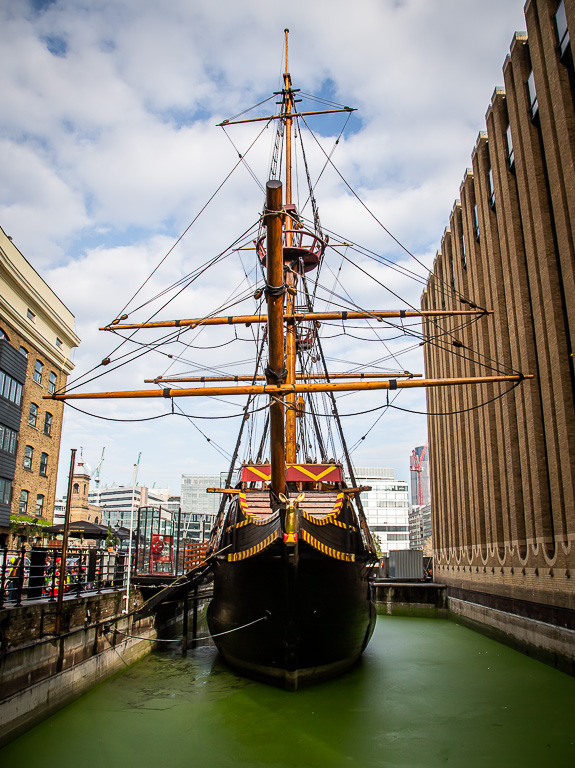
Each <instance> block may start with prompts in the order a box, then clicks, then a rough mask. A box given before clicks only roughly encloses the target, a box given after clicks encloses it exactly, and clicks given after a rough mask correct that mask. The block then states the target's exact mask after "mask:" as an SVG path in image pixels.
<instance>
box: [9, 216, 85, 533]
mask: <svg viewBox="0 0 575 768" xmlns="http://www.w3.org/2000/svg"><path fill="white" fill-rule="evenodd" d="M79 343H80V339H79V337H78V336H77V335H76V333H75V331H74V316H73V315H72V313H71V312H70V311H69V310H68V309H67V308H66V307H65V306H64V304H62V302H61V301H60V299H59V298H58V297H57V296H56V294H55V293H54V292H53V291H52V289H51V288H50V287H49V286H48V285H47V284H46V283H45V282H44V280H43V279H42V278H41V277H40V275H39V274H38V273H37V272H36V271H35V270H34V268H33V267H32V266H31V264H30V263H29V262H28V261H27V260H26V259H25V258H24V256H23V255H22V254H21V253H20V251H19V250H18V249H17V248H16V247H15V246H14V244H13V243H12V241H11V239H10V238H9V237H8V236H7V235H6V233H5V232H4V231H3V230H2V229H0V377H1V378H2V382H3V386H2V392H0V432H1V433H2V437H3V439H2V441H1V442H2V444H1V445H0V536H2V537H3V538H4V539H5V538H6V534H7V533H8V524H9V515H10V514H12V515H18V514H20V515H31V516H33V517H38V518H43V519H45V520H48V521H50V522H51V521H52V516H53V510H54V498H55V494H56V477H57V470H58V456H59V452H60V435H61V431H62V415H63V407H62V406H63V404H62V403H61V402H58V401H55V400H54V401H48V400H43V399H42V398H43V396H44V395H46V394H50V393H51V392H54V391H56V390H58V389H61V388H63V387H64V386H65V385H66V380H67V377H68V375H69V374H70V372H71V371H72V369H73V367H74V366H73V364H72V362H71V360H70V354H71V351H72V348H73V347H76V346H77V345H78V344H79ZM12 382H13V383H12Z"/></svg>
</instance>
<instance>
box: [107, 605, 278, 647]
mask: <svg viewBox="0 0 575 768" xmlns="http://www.w3.org/2000/svg"><path fill="white" fill-rule="evenodd" d="M268 616H270V613H269V611H268V612H267V613H266V615H265V616H261V617H260V618H259V619H255V620H254V621H250V622H248V623H247V624H242V626H241V627H234V629H226V631H225V632H218V633H216V634H215V635H210V637H221V636H222V635H229V634H230V632H238V631H239V630H240V629H245V628H246V627H251V626H252V625H253V624H258V623H259V622H260V621H266V619H267V618H268ZM109 631H111V632H115V633H116V634H117V635H123V636H124V637H127V638H129V639H130V640H147V641H148V642H149V643H181V642H182V639H183V638H181V637H180V638H177V639H176V640H163V639H161V638H158V637H138V636H137V635H129V634H128V633H127V632H122V630H121V629H117V628H116V627H110V629H109ZM193 639H196V640H200V639H202V638H193Z"/></svg>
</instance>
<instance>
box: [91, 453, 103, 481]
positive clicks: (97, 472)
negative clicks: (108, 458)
mask: <svg viewBox="0 0 575 768" xmlns="http://www.w3.org/2000/svg"><path fill="white" fill-rule="evenodd" d="M105 450H106V448H105V447H104V448H102V455H101V456H100V461H99V462H98V463H97V464H96V467H95V469H94V470H93V471H92V473H91V475H90V479H92V480H93V481H94V485H95V487H96V488H99V487H100V469H101V467H102V464H103V463H104V451H105Z"/></svg>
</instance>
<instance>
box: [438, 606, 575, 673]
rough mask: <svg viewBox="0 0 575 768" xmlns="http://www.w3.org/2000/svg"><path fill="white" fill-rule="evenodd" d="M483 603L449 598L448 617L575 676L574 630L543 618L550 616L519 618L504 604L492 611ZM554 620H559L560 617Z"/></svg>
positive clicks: (563, 623)
mask: <svg viewBox="0 0 575 768" xmlns="http://www.w3.org/2000/svg"><path fill="white" fill-rule="evenodd" d="M480 599H481V597H480ZM485 602H486V601H485V600H483V599H482V600H481V603H480V602H472V601H470V600H469V599H467V600H463V599H460V598H457V597H453V596H451V595H449V596H448V598H447V604H448V609H449V618H450V619H453V620H455V621H457V622H459V623H460V624H463V625H464V626H466V627H469V628H470V629H474V630H475V631H476V632H481V634H483V635H487V636H488V637H492V638H493V639H494V640H497V641H498V642H500V643H504V644H505V645H509V646H511V647H512V648H515V649H516V650H518V651H521V652H522V653H525V654H526V655H527V656H530V657H531V658H534V659H537V660H538V661H542V662H544V663H545V664H549V665H550V666H552V667H555V668H556V669H559V670H560V671H561V672H566V673H567V674H569V675H575V629H573V628H570V627H569V626H566V624H569V623H570V622H568V621H562V622H561V624H559V623H550V621H544V620H543V618H549V619H550V618H551V617H547V616H545V617H544V616H543V614H541V616H540V617H539V618H535V616H537V613H536V612H531V613H532V615H531V616H529V615H521V613H515V612H512V611H510V610H509V609H508V608H507V607H506V606H504V605H501V606H500V607H499V608H496V607H494V606H493V605H486V604H482V603H485ZM506 608H507V609H506ZM523 613H525V612H523ZM558 620H559V621H561V617H558Z"/></svg>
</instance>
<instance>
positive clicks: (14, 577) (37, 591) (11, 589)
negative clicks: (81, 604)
mask: <svg viewBox="0 0 575 768" xmlns="http://www.w3.org/2000/svg"><path fill="white" fill-rule="evenodd" d="M61 554H62V553H61V550H60V549H59V548H48V547H32V548H31V549H27V548H26V547H22V548H21V549H0V608H4V607H11V606H12V607H13V606H19V605H23V604H26V603H31V602H37V601H47V602H52V601H56V600H57V599H58V592H59V590H60V587H62V589H63V592H64V598H66V597H79V596H81V595H87V594H98V593H100V592H103V591H121V590H122V589H125V588H126V580H127V575H128V553H127V552H125V551H122V550H120V551H108V550H103V549H96V548H94V547H89V548H88V547H70V548H69V549H68V551H67V556H66V565H65V569H64V573H63V574H61V563H62V559H61ZM62 576H63V578H62ZM61 582H62V584H61Z"/></svg>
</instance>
